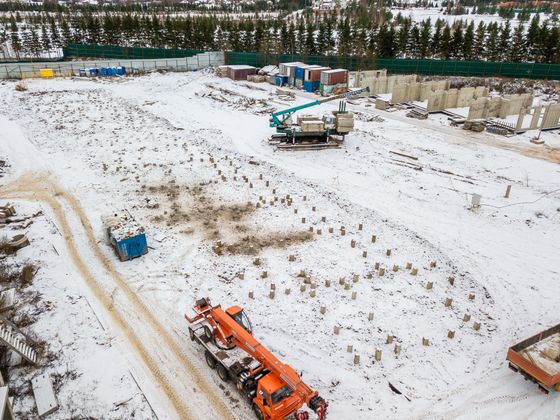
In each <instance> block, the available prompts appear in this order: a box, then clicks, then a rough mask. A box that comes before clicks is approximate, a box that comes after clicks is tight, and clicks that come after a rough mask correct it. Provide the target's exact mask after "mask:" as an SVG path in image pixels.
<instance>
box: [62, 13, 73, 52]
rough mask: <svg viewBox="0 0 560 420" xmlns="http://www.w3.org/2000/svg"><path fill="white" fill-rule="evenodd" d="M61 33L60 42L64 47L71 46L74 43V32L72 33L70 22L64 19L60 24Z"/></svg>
mask: <svg viewBox="0 0 560 420" xmlns="http://www.w3.org/2000/svg"><path fill="white" fill-rule="evenodd" d="M60 32H61V38H60V42H61V43H62V45H63V46H66V45H69V44H71V43H73V42H74V40H73V38H72V32H71V31H70V26H68V21H67V20H66V19H64V18H63V19H62V22H61V23H60Z"/></svg>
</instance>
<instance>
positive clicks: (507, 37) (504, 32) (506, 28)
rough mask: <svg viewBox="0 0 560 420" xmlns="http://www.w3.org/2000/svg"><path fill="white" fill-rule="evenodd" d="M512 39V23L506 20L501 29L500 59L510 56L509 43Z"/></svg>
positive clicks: (503, 59)
mask: <svg viewBox="0 0 560 420" xmlns="http://www.w3.org/2000/svg"><path fill="white" fill-rule="evenodd" d="M510 41H511V25H510V23H509V20H508V21H506V23H505V25H503V26H502V27H501V30H500V43H499V49H500V60H501V61H505V60H506V59H507V57H508V51H509V45H510Z"/></svg>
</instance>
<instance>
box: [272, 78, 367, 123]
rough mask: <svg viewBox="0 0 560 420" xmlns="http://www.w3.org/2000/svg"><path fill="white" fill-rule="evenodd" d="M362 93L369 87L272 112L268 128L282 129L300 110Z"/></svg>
mask: <svg viewBox="0 0 560 420" xmlns="http://www.w3.org/2000/svg"><path fill="white" fill-rule="evenodd" d="M364 92H369V86H367V87H365V88H360V89H355V90H349V91H348V92H345V93H341V94H340V95H335V96H329V97H327V98H323V99H317V100H315V101H312V102H308V103H306V104H303V105H297V106H293V107H291V108H287V109H283V110H281V111H276V112H273V113H272V116H271V118H270V126H271V127H282V126H284V125H285V122H286V120H287V119H288V118H290V116H291V115H292V114H293V113H294V112H296V111H300V110H302V109H305V108H310V107H312V106H315V105H321V104H324V103H325V102H330V101H335V100H337V99H344V98H350V97H352V96H356V95H360V94H362V93H364ZM280 117H282V118H280Z"/></svg>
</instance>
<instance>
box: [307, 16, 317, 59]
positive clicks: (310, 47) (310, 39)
mask: <svg viewBox="0 0 560 420" xmlns="http://www.w3.org/2000/svg"><path fill="white" fill-rule="evenodd" d="M305 53H306V54H307V55H316V54H317V47H316V44H315V26H314V25H313V23H312V22H309V21H308V22H307V29H306V33H305Z"/></svg>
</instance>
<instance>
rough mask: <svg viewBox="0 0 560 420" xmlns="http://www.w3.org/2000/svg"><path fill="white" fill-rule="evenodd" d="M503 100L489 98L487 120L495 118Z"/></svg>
mask: <svg viewBox="0 0 560 420" xmlns="http://www.w3.org/2000/svg"><path fill="white" fill-rule="evenodd" d="M502 102H503V99H502V98H500V97H495V98H490V99H489V100H488V118H490V117H497V116H498V115H499V114H500V108H501V106H502Z"/></svg>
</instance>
